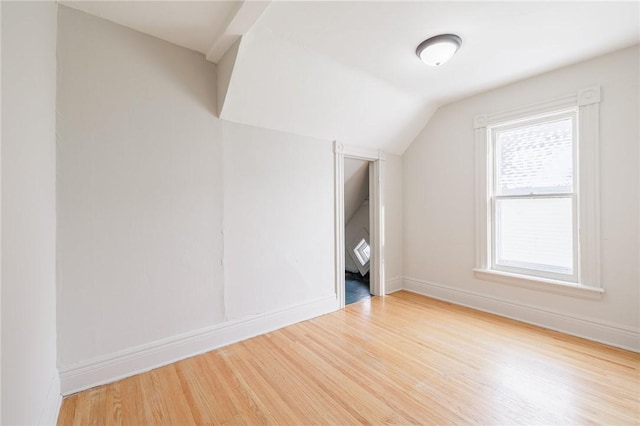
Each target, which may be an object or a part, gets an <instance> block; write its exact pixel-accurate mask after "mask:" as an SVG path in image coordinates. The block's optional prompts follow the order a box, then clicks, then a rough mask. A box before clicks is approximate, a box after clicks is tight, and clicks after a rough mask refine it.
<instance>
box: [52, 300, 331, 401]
mask: <svg viewBox="0 0 640 426" xmlns="http://www.w3.org/2000/svg"><path fill="white" fill-rule="evenodd" d="M337 309H338V300H337V297H336V295H335V294H333V295H330V296H326V297H322V298H319V299H316V300H312V301H309V302H305V303H301V304H297V305H294V306H289V307H287V308H284V309H279V310H276V311H272V312H268V313H265V314H261V315H256V316H252V317H250V318H243V319H240V320H233V321H228V322H225V323H222V324H216V325H214V326H211V327H206V328H203V329H200V330H195V331H191V332H187V333H184V334H181V335H177V336H173V337H169V338H166V339H161V340H157V341H155V342H151V343H147V344H144V345H140V346H137V347H133V348H130V349H126V350H123V351H119V352H116V353H113V354H110V355H107V356H104V357H100V358H95V359H93V360H89V361H86V362H83V363H81V364H76V365H75V366H72V367H69V368H64V369H61V374H60V380H61V391H62V395H65V396H66V395H70V394H72V393H76V392H79V391H82V390H85V389H89V388H92V387H95V386H98V385H102V384H105V383H111V382H114V381H116V380H120V379H123V378H125V377H130V376H133V375H135V374H138V373H142V372H145V371H149V370H152V369H154V368H158V367H162V366H164V365H167V364H171V363H172V362H176V361H179V360H182V359H185V358H189V357H192V356H195V355H199V354H202V353H205V352H209V351H211V350H214V349H217V348H220V347H223V346H227V345H230V344H232V343H236V342H239V341H241V340H245V339H248V338H251V337H255V336H258V335H260V334H264V333H268V332H270V331H273V330H277V329H279V328H282V327H285V326H287V325H291V324H294V323H297V322H300V321H304V320H308V319H311V318H314V317H317V316H320V315H324V314H327V313H329V312H333V311H335V310H337Z"/></svg>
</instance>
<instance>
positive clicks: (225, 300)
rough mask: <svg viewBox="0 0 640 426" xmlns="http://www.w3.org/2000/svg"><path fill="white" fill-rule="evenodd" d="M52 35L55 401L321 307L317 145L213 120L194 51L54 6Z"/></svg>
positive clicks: (327, 299) (321, 174) (326, 191)
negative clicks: (58, 395) (55, 78)
mask: <svg viewBox="0 0 640 426" xmlns="http://www.w3.org/2000/svg"><path fill="white" fill-rule="evenodd" d="M58 36H59V42H58V57H59V62H58V66H59V69H58V73H59V86H58V92H59V95H58V133H59V141H58V150H57V155H58V186H57V189H58V209H59V210H58V224H59V226H58V256H59V261H58V267H59V271H58V274H59V282H58V291H59V301H58V325H59V362H60V369H61V375H62V379H63V392H70V391H73V390H77V389H80V388H84V387H87V386H89V385H92V384H96V383H100V382H104V381H109V380H112V379H113V378H115V377H118V376H123V375H128V374H131V373H132V372H135V371H141V370H145V369H149V368H150V367H153V366H155V365H159V364H163V363H166V362H169V361H171V360H173V359H176V358H180V357H184V356H187V355H192V354H194V353H196V352H198V351H203V350H207V349H211V348H212V347H214V346H216V345H221V344H226V343H229V342H232V341H235V340H239V339H241V338H245V337H248V336H250V335H252V334H257V333H260V332H264V331H266V330H268V329H272V328H275V327H277V326H282V325H285V324H287V323H290V322H293V321H296V320H300V319H302V318H308V317H311V316H314V315H318V314H320V313H324V312H327V311H329V310H333V309H335V308H336V306H337V304H336V299H335V283H334V282H333V276H334V269H333V268H334V253H333V250H334V248H333V247H334V246H333V241H334V240H333V238H334V237H333V235H334V229H333V151H332V145H331V143H330V141H321V140H317V139H312V138H306V137H299V136H294V135H290V134H286V133H281V132H276V131H267V130H264V129H257V128H253V127H249V126H244V125H238V124H233V123H229V122H223V121H220V120H219V119H217V118H216V116H215V113H216V68H215V65H213V64H211V63H208V62H206V61H205V59H204V57H203V56H202V55H200V54H197V53H195V52H192V51H189V50H186V49H183V48H180V47H177V46H174V45H171V44H169V43H166V42H163V41H160V40H158V39H155V38H152V37H149V36H146V35H143V34H140V33H137V32H135V31H133V30H130V29H127V28H124V27H121V26H118V25H115V24H113V23H110V22H107V21H104V20H101V19H98V18H95V17H92V16H89V15H86V14H83V13H81V12H78V11H74V10H71V9H68V8H65V7H60V13H59V33H58ZM316 302H318V303H316ZM262 320H264V322H263V323H260V321H262ZM256 321H257V322H256Z"/></svg>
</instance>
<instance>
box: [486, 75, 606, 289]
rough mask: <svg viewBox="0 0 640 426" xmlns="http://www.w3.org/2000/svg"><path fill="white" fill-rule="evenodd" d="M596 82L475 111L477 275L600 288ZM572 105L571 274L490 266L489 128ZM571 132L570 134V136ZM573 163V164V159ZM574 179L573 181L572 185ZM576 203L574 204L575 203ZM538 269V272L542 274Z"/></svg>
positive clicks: (532, 284)
mask: <svg viewBox="0 0 640 426" xmlns="http://www.w3.org/2000/svg"><path fill="white" fill-rule="evenodd" d="M599 105H600V87H599V86H594V87H589V88H587V89H583V90H580V91H578V92H577V93H574V94H571V95H568V96H564V97H561V98H556V99H552V100H549V101H545V102H540V103H537V104H533V105H527V106H523V107H518V108H513V109H510V110H507V111H503V112H500V113H496V114H486V115H478V116H476V117H475V119H474V128H475V148H476V266H475V268H474V275H475V277H476V278H478V279H482V280H485V281H492V282H498V283H501V284H508V285H515V286H519V287H525V288H532V289H536V290H542V291H548V292H552V293H558V294H564V295H570V296H576V297H583V298H588V299H599V298H601V297H602V294H603V293H604V289H603V288H602V285H601V278H600V277H601V266H600V263H601V261H600V167H599V115H600V106H599ZM569 111H575V114H576V119H575V120H574V124H577V138H578V142H577V144H578V148H577V150H574V155H577V159H576V160H577V167H574V190H575V189H577V191H578V192H577V194H576V197H574V204H573V205H574V215H576V216H577V217H574V223H577V232H574V239H576V240H577V241H575V242H574V247H575V248H577V250H574V252H575V253H574V254H575V256H576V260H575V263H574V274H575V277H566V278H564V279H563V278H562V276H558V275H553V274H552V275H548V274H537V275H531V274H530V271H527V270H521V269H517V268H514V269H511V268H499V269H497V268H495V267H494V266H493V265H494V257H493V256H494V247H493V223H492V222H493V205H492V203H493V199H494V198H493V196H492V195H493V180H494V176H493V172H494V169H493V152H492V147H493V141H492V140H491V134H492V132H491V129H492V128H496V127H502V126H506V125H509V123H514V122H528V121H530V120H533V122H535V121H537V120H539V119H540V120H541V121H545V120H544V117H549V116H550V115H553V116H555V115H558V114H560V113H562V112H569ZM575 137H576V135H574V138H575ZM574 166H576V164H575V163H574ZM576 184H577V185H576ZM576 207H577V208H576ZM542 275H543V276H542Z"/></svg>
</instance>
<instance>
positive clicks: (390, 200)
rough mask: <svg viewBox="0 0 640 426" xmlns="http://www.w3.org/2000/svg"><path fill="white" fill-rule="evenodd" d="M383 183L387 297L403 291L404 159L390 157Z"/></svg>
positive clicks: (386, 161)
mask: <svg viewBox="0 0 640 426" xmlns="http://www.w3.org/2000/svg"><path fill="white" fill-rule="evenodd" d="M382 166H383V174H382V176H383V180H384V194H383V197H384V223H385V229H384V254H385V256H384V257H385V270H384V274H385V280H386V288H385V291H386V293H387V294H388V293H392V292H394V291H396V290H399V289H400V288H401V287H402V274H403V271H402V268H403V265H402V259H403V209H404V204H403V203H404V201H403V193H404V187H403V180H402V179H403V174H402V157H400V156H399V155H393V154H387V155H386V158H385V160H384V161H383V163H382Z"/></svg>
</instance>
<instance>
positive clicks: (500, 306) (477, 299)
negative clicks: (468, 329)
mask: <svg viewBox="0 0 640 426" xmlns="http://www.w3.org/2000/svg"><path fill="white" fill-rule="evenodd" d="M402 286H403V289H404V290H406V291H410V292H412V293H417V294H421V295H424V296H428V297H432V298H434V299H439V300H443V301H446V302H451V303H455V304H456V305H462V306H467V307H469V308H473V309H477V310H480V311H484V312H488V313H491V314H496V315H500V316H503V317H507V318H511V319H515V320H518V321H523V322H526V323H529V324H533V325H538V326H540V327H544V328H548V329H551V330H556V331H560V332H562V333H566V334H570V335H573V336H577V337H582V338H585V339H589V340H593V341H596V342H600V343H604V344H607V345H610V346H615V347H618V348H621V349H627V350H630V351H634V352H640V330H638V329H634V328H632V327H627V326H623V325H620V324H613V323H608V322H603V321H598V320H594V319H591V318H585V317H579V316H576V315H567V314H565V313H562V312H557V311H552V310H548V309H541V308H539V307H537V306H531V305H526V304H522V303H516V302H512V301H509V300H504V299H500V298H495V297H489V296H485V295H482V294H479V293H475V292H471V291H467V290H460V289H456V288H453V287H449V286H446V285H443V284H436V283H432V282H428V281H424V280H419V279H415V278H410V277H403V280H402Z"/></svg>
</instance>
